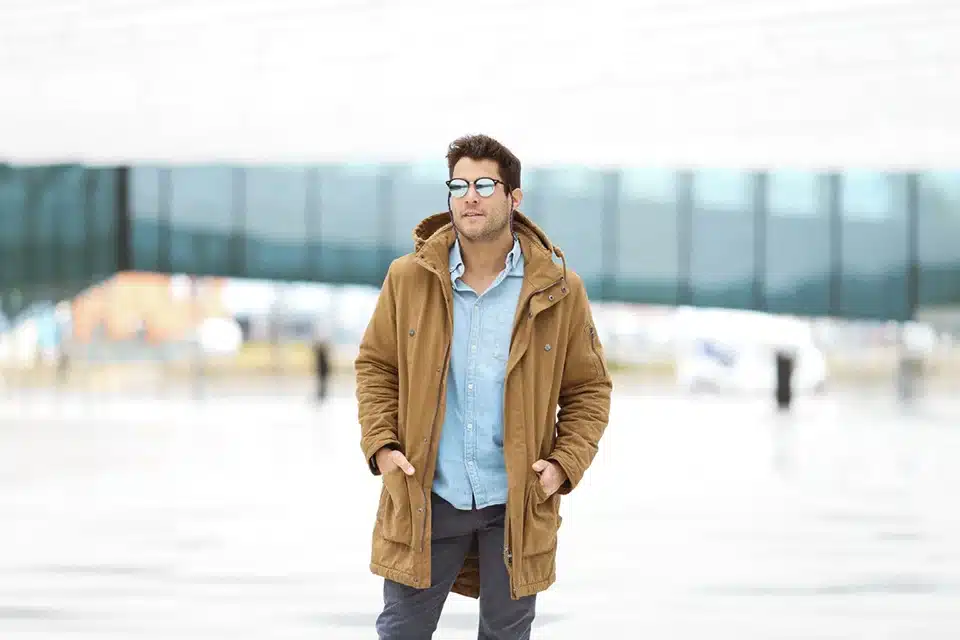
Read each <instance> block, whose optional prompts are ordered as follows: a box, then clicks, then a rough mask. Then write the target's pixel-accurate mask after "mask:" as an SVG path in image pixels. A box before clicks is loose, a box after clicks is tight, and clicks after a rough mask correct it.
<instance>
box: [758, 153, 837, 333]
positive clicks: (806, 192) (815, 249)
mask: <svg viewBox="0 0 960 640" xmlns="http://www.w3.org/2000/svg"><path fill="white" fill-rule="evenodd" d="M767 188H768V191H767V202H768V206H769V211H770V216H769V217H768V219H767V230H766V233H767V246H766V265H765V274H764V280H765V282H766V290H765V302H766V307H767V309H768V310H770V311H773V312H776V313H796V314H815V315H820V314H827V313H828V312H829V309H830V268H831V264H830V216H829V198H828V194H827V193H826V189H827V183H826V178H825V177H824V176H822V175H819V174H816V173H812V172H811V173H801V172H796V171H774V172H771V173H770V174H769V176H768V180H767Z"/></svg>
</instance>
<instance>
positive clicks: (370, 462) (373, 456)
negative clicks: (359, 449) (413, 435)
mask: <svg viewBox="0 0 960 640" xmlns="http://www.w3.org/2000/svg"><path fill="white" fill-rule="evenodd" d="M375 445H376V448H375V449H373V452H372V453H370V455H369V456H368V457H367V466H368V467H369V468H370V473H372V474H373V475H375V476H378V475H380V469H379V468H378V467H377V451H380V449H382V448H384V447H386V448H387V449H392V450H393V451H399V450H400V443H399V442H397V441H396V440H390V441H387V442H384V443H375ZM371 448H373V445H371Z"/></svg>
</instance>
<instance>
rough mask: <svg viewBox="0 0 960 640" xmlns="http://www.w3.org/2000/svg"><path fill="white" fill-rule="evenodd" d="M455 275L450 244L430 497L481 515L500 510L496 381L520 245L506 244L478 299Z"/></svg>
mask: <svg viewBox="0 0 960 640" xmlns="http://www.w3.org/2000/svg"><path fill="white" fill-rule="evenodd" d="M463 273H464V266H463V259H462V257H461V254H460V241H459V240H458V241H457V242H455V243H454V245H453V247H451V248H450V278H451V279H452V280H453V344H452V351H451V354H450V370H449V371H448V372H447V408H446V415H445V416H444V420H443V431H442V432H441V434H440V445H439V450H438V453H437V471H436V475H435V476H434V481H433V492H434V493H436V494H437V495H439V496H440V497H441V498H443V499H444V500H446V501H447V502H449V503H450V504H452V505H453V506H455V507H456V508H458V509H471V508H472V507H474V506H476V508H478V509H482V508H483V507H488V506H490V505H495V504H505V503H506V502H507V469H506V463H505V461H504V457H503V381H504V378H505V376H506V373H507V356H508V355H509V353H510V339H511V334H512V332H513V317H514V314H515V313H516V311H517V302H518V300H519V299H520V287H521V285H522V284H523V253H522V252H521V250H520V242H519V241H518V240H517V239H516V236H514V240H513V249H511V250H510V253H508V254H507V259H506V263H505V265H504V270H503V271H501V272H500V275H498V276H497V279H496V280H494V282H493V284H492V285H491V286H490V288H489V289H487V290H486V291H484V292H483V294H482V295H480V296H478V295H477V294H476V292H475V291H474V290H473V289H472V288H470V287H469V286H468V285H467V284H466V283H464V282H463V281H462V280H461V279H460V277H461V276H462V275H463Z"/></svg>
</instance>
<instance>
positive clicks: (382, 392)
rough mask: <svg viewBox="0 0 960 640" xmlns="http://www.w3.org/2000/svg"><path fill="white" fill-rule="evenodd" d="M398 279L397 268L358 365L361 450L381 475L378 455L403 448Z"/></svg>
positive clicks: (366, 336) (369, 326)
mask: <svg viewBox="0 0 960 640" xmlns="http://www.w3.org/2000/svg"><path fill="white" fill-rule="evenodd" d="M395 286H396V276H395V275H394V274H393V266H392V265H391V268H390V269H389V270H388V271H387V275H386V278H384V281H383V286H382V287H381V288H380V295H379V297H378V298H377V305H376V307H375V309H374V311H373V315H372V316H371V318H370V322H369V323H368V324H367V328H366V331H364V334H363V338H362V339H361V341H360V352H359V354H358V355H357V359H356V361H355V362H354V368H355V370H356V376H357V383H356V384H357V386H356V389H357V391H356V393H357V405H358V413H359V419H360V448H361V449H362V450H363V455H364V457H365V458H366V460H367V466H368V467H369V469H370V472H371V473H373V474H374V475H379V473H380V471H379V469H377V465H376V461H375V459H374V455H375V454H376V453H377V451H379V450H380V449H381V448H382V447H389V448H392V449H399V448H400V442H399V441H398V435H397V409H398V404H399V386H400V381H399V375H398V372H397V358H398V353H397V307H396V299H397V298H396V290H395Z"/></svg>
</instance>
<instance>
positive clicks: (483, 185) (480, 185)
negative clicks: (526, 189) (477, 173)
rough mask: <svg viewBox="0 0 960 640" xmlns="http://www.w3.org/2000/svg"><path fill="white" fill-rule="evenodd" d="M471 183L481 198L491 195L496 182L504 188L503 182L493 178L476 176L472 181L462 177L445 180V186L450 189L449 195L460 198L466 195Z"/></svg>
mask: <svg viewBox="0 0 960 640" xmlns="http://www.w3.org/2000/svg"><path fill="white" fill-rule="evenodd" d="M471 184H472V185H473V187H474V189H476V190H477V195H478V196H480V197H481V198H489V197H490V196H492V195H493V192H494V191H495V190H496V188H497V185H498V184H502V185H503V186H504V188H506V183H505V182H502V181H500V180H495V179H493V178H477V179H476V180H474V181H473V182H469V181H467V180H464V179H463V178H454V179H453V180H447V188H448V189H450V195H452V196H453V197H454V198H462V197H464V196H465V195H467V192H468V191H470V185H471Z"/></svg>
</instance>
